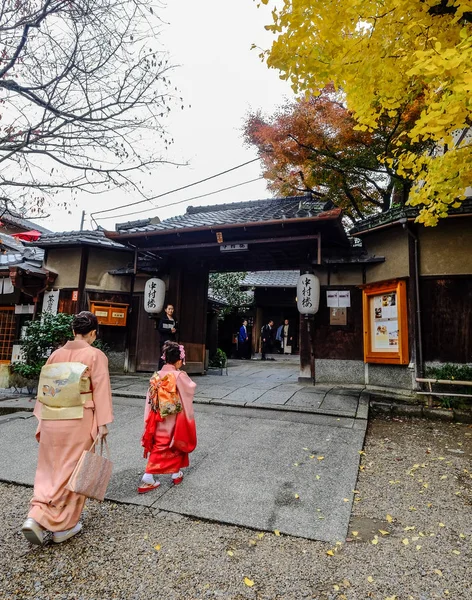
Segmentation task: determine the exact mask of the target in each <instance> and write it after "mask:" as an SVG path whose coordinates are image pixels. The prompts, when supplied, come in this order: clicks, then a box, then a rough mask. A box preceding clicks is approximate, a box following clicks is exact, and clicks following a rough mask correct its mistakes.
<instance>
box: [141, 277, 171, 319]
mask: <svg viewBox="0 0 472 600" xmlns="http://www.w3.org/2000/svg"><path fill="white" fill-rule="evenodd" d="M165 296H166V284H165V282H164V281H162V279H157V277H153V278H152V279H148V280H147V281H146V286H145V288H144V310H145V311H146V312H148V313H160V312H161V310H162V307H163V306H164V298H165Z"/></svg>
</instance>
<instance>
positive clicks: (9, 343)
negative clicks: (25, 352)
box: [0, 306, 16, 363]
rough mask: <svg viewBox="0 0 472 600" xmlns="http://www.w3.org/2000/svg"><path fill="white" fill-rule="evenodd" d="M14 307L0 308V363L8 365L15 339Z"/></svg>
mask: <svg viewBox="0 0 472 600" xmlns="http://www.w3.org/2000/svg"><path fill="white" fill-rule="evenodd" d="M15 325H16V322H15V307H14V306H1V307H0V363H9V362H10V360H11V354H12V351H13V341H14V339H15Z"/></svg>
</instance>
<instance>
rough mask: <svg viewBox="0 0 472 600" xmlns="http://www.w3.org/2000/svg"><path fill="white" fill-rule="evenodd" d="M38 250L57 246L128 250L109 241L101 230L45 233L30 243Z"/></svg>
mask: <svg viewBox="0 0 472 600" xmlns="http://www.w3.org/2000/svg"><path fill="white" fill-rule="evenodd" d="M32 244H33V245H34V246H39V247H40V248H53V247H58V246H63V247H65V246H99V247H100V248H113V249H114V250H129V248H125V246H123V245H122V244H119V243H118V242H114V241H113V240H109V239H108V238H107V237H105V234H104V232H103V231H102V230H100V229H99V230H97V231H63V232H62V233H47V234H45V235H42V236H41V237H40V239H39V240H38V241H37V242H32Z"/></svg>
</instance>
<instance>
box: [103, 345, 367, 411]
mask: <svg viewBox="0 0 472 600" xmlns="http://www.w3.org/2000/svg"><path fill="white" fill-rule="evenodd" d="M298 365H299V362H298V357H290V359H288V358H285V357H281V358H276V359H275V360H274V361H266V362H262V361H259V360H246V361H237V360H232V361H229V366H228V370H227V373H226V371H225V370H223V371H221V370H220V369H214V370H210V371H209V372H208V375H205V376H198V375H197V376H193V379H194V380H195V381H196V383H197V391H196V394H195V402H196V403H198V404H213V405H222V406H245V407H251V408H252V407H254V408H276V409H279V410H289V411H296V412H308V413H313V414H323V415H336V416H340V417H354V418H355V417H358V418H364V419H365V418H367V407H368V399H367V398H368V397H367V395H366V394H363V393H362V392H363V390H364V387H363V386H354V387H342V386H333V385H324V384H319V385H316V386H313V385H307V384H300V383H298ZM111 380H112V388H113V393H114V395H115V396H126V397H133V398H144V396H145V395H146V391H147V388H148V384H149V375H148V374H138V375H115V376H112V378H111Z"/></svg>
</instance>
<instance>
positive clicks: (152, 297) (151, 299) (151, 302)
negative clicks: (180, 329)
mask: <svg viewBox="0 0 472 600" xmlns="http://www.w3.org/2000/svg"><path fill="white" fill-rule="evenodd" d="M156 288H157V286H156V284H155V282H154V281H153V282H152V283H151V285H150V286H149V292H148V297H147V306H148V308H156V293H157V292H156Z"/></svg>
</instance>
